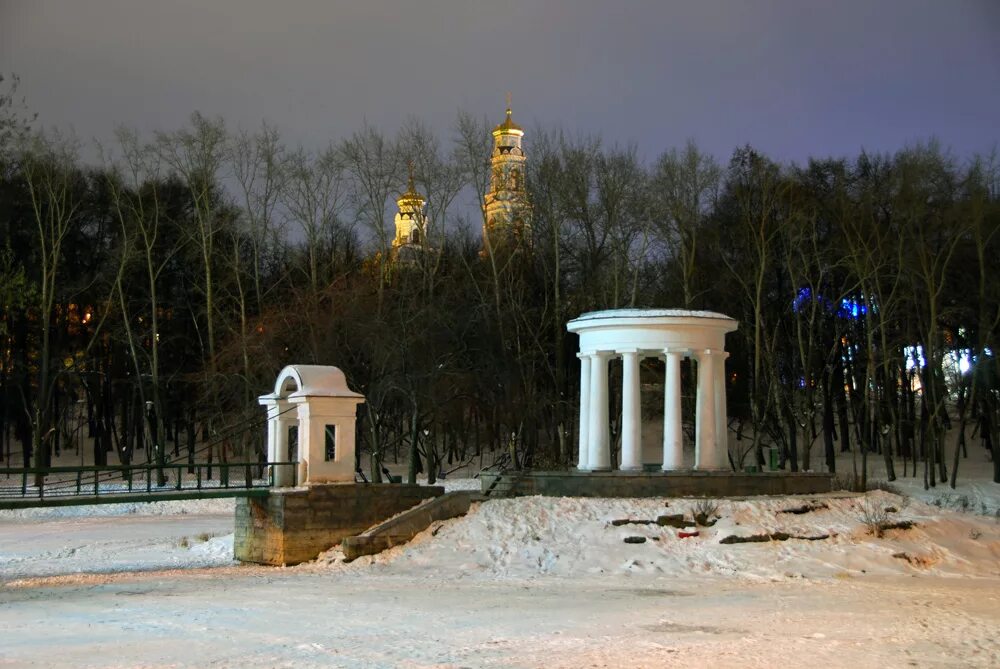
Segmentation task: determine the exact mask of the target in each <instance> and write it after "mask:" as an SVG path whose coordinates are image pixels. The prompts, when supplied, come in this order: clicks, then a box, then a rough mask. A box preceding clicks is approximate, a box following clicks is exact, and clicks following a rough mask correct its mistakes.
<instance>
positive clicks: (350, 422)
mask: <svg viewBox="0 0 1000 669" xmlns="http://www.w3.org/2000/svg"><path fill="white" fill-rule="evenodd" d="M257 401H258V402H259V403H260V404H261V405H263V406H264V407H266V408H267V460H268V462H288V461H290V460H292V459H293V458H292V457H291V454H290V453H289V452H288V444H289V442H288V432H289V430H290V429H291V428H292V427H296V426H297V427H298V442H299V444H298V462H299V464H298V472H295V471H293V469H292V467H291V466H278V467H277V468H276V471H275V472H274V485H275V486H276V487H285V486H291V485H295V484H296V482H297V483H298V485H309V484H313V483H353V482H354V469H355V467H354V462H355V443H354V426H355V424H356V422H357V407H358V405H359V404H362V403H364V401H365V398H364V396H363V395H359V394H358V393H356V392H354V391H352V390H351V389H350V388H348V387H347V379H346V378H345V377H344V373H343V372H342V371H340V370H339V369H338V368H336V367H329V366H324V365H289V366H287V367H285V368H284V369H283V370H281V373H280V374H278V379H277V381H275V382H274V392H272V393H270V394H268V395H261V396H260V397H258V398H257ZM296 473H297V476H296Z"/></svg>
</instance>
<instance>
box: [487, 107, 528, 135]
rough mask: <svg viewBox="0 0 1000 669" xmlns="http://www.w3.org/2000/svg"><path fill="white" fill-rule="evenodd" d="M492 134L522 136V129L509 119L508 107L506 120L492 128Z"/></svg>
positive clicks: (508, 108)
mask: <svg viewBox="0 0 1000 669" xmlns="http://www.w3.org/2000/svg"><path fill="white" fill-rule="evenodd" d="M493 134H494V135H497V134H521V135H523V134H524V128H522V127H521V126H519V125H518V124H516V123H514V120H513V119H511V117H510V107H507V118H506V119H504V122H503V123H501V124H500V125H498V126H497V127H495V128H493Z"/></svg>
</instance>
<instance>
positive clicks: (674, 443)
mask: <svg viewBox="0 0 1000 669" xmlns="http://www.w3.org/2000/svg"><path fill="white" fill-rule="evenodd" d="M664 353H666V356H667V357H666V377H665V381H664V392H663V471H665V472H669V471H675V470H678V469H682V468H683V467H684V436H683V433H682V432H681V357H682V356H683V355H684V352H683V351H677V350H674V351H671V350H666V351H664Z"/></svg>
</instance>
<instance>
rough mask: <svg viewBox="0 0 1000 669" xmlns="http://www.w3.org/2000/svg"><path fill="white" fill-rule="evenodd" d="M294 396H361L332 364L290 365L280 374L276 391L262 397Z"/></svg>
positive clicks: (282, 397)
mask: <svg viewBox="0 0 1000 669" xmlns="http://www.w3.org/2000/svg"><path fill="white" fill-rule="evenodd" d="M292 397H361V398H363V397H364V396H363V395H360V394H358V393H356V392H354V391H353V390H351V389H350V388H348V387H347V378H346V377H345V376H344V373H343V372H342V371H340V369H339V368H337V367H333V366H331V365H288V366H287V367H285V368H284V369H283V370H281V373H280V374H278V380H277V381H275V382H274V392H272V393H271V394H270V395H264V396H262V397H261V399H290V398H292Z"/></svg>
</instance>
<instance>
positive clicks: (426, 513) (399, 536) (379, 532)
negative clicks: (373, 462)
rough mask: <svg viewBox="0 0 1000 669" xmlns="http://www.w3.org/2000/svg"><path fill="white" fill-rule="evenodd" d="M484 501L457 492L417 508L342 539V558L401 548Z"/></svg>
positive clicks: (472, 494)
mask: <svg viewBox="0 0 1000 669" xmlns="http://www.w3.org/2000/svg"><path fill="white" fill-rule="evenodd" d="M484 499H485V497H483V495H482V494H481V493H478V492H475V491H471V490H461V491H457V492H449V493H446V494H444V495H442V496H440V497H436V498H434V499H432V500H430V501H427V502H424V503H422V504H419V505H417V506H415V507H413V508H412V509H410V510H409V511H404V512H403V513H401V514H399V515H397V516H395V517H393V518H390V519H389V520H387V521H385V522H383V523H379V524H378V525H375V526H374V527H371V528H369V529H367V530H365V531H364V532H362V533H361V534H359V535H356V536H353V537H345V538H344V540H343V541H342V542H341V547H342V548H343V550H344V557H345V558H346V559H347V561H348V562H350V561H351V560H354V559H357V558H359V557H361V556H362V555H375V554H376V553H381V552H382V551H384V550H386V549H389V548H392V547H393V546H398V545H400V544H405V543H406V542H408V541H409V540H410V539H412V538H413V537H415V536H417V535H418V534H420V533H421V532H423V531H424V530H426V529H427V528H428V527H430V526H431V523H434V522H435V521H439V520H447V519H449V518H455V517H457V516H464V515H465V514H466V513H468V511H469V506H470V505H471V504H472V503H473V502H479V501H482V500H484Z"/></svg>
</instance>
